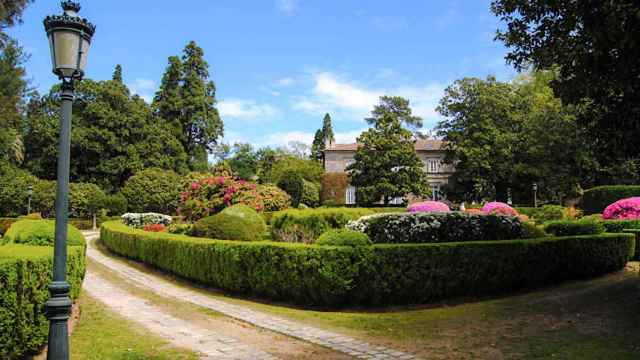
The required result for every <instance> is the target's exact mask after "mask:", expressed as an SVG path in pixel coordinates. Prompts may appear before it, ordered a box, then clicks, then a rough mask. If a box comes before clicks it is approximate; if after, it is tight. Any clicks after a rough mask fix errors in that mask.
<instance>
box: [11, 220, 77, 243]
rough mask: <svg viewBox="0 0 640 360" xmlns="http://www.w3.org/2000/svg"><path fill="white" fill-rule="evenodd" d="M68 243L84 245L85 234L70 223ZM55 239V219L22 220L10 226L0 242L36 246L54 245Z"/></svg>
mask: <svg viewBox="0 0 640 360" xmlns="http://www.w3.org/2000/svg"><path fill="white" fill-rule="evenodd" d="M67 234H68V235H67V245H69V246H74V245H75V246H80V245H82V246H84V244H85V240H84V236H83V235H82V233H81V232H80V230H78V229H76V228H75V227H74V226H73V225H69V227H68V230H67ZM54 241H55V221H53V220H20V221H17V222H15V223H13V225H11V227H10V228H9V231H7V233H6V234H4V237H3V238H2V240H0V244H3V243H4V244H7V243H8V244H25V245H34V246H53V243H54Z"/></svg>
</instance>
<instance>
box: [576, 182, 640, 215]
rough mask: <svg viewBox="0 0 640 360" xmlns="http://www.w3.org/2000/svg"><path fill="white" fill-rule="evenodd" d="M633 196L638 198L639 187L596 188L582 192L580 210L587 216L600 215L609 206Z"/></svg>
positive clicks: (613, 186)
mask: <svg viewBox="0 0 640 360" xmlns="http://www.w3.org/2000/svg"><path fill="white" fill-rule="evenodd" d="M635 196H640V185H609V186H598V187H595V188H592V189H589V190H586V191H585V192H584V195H583V197H582V209H583V210H584V213H585V214H587V215H591V214H601V213H602V212H603V211H604V209H605V208H606V207H607V206H609V205H610V204H612V203H614V202H616V201H618V200H621V199H626V198H630V197H635Z"/></svg>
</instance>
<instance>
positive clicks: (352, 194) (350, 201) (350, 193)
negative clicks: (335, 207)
mask: <svg viewBox="0 0 640 360" xmlns="http://www.w3.org/2000/svg"><path fill="white" fill-rule="evenodd" d="M345 202H346V204H347V205H354V204H355V203H356V188H355V186H352V185H349V186H347V193H346V198H345Z"/></svg>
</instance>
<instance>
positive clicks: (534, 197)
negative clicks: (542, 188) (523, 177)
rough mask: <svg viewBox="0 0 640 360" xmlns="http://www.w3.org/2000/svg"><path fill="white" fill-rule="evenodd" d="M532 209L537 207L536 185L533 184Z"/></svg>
mask: <svg viewBox="0 0 640 360" xmlns="http://www.w3.org/2000/svg"><path fill="white" fill-rule="evenodd" d="M533 207H536V208H537V207H538V183H533Z"/></svg>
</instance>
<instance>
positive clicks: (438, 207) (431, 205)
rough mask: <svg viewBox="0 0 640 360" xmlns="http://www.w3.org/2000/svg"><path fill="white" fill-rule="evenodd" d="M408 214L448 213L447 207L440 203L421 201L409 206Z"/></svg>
mask: <svg viewBox="0 0 640 360" xmlns="http://www.w3.org/2000/svg"><path fill="white" fill-rule="evenodd" d="M407 211H408V212H450V211H451V209H449V205H447V204H445V203H443V202H440V201H423V202H418V203H414V204H411V205H409V207H408V208H407Z"/></svg>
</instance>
